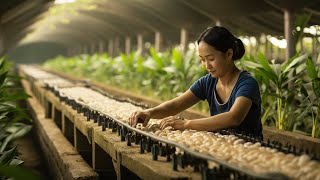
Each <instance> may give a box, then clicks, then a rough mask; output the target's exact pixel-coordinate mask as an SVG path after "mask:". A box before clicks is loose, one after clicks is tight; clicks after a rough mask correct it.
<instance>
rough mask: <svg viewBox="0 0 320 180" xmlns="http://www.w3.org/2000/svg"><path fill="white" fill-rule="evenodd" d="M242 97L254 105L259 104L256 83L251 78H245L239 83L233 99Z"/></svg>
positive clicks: (258, 92)
mask: <svg viewBox="0 0 320 180" xmlns="http://www.w3.org/2000/svg"><path fill="white" fill-rule="evenodd" d="M239 96H244V97H247V98H249V99H251V100H252V102H253V103H254V104H256V105H259V104H260V102H259V101H260V91H259V85H258V83H257V81H256V80H255V79H254V78H253V77H250V78H246V79H245V80H243V81H241V82H240V83H239V86H238V88H237V92H236V95H235V98H237V97H239Z"/></svg>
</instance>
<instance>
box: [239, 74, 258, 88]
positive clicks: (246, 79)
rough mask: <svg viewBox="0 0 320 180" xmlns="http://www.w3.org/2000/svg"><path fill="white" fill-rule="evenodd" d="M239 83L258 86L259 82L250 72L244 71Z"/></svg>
mask: <svg viewBox="0 0 320 180" xmlns="http://www.w3.org/2000/svg"><path fill="white" fill-rule="evenodd" d="M238 82H239V83H240V84H241V83H254V84H256V85H258V82H257V80H256V79H255V78H254V77H253V75H252V74H251V73H249V72H248V71H242V72H241V74H240V77H239V80H238Z"/></svg>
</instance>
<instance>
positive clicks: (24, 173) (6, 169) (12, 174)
mask: <svg viewBox="0 0 320 180" xmlns="http://www.w3.org/2000/svg"><path fill="white" fill-rule="evenodd" d="M0 174H1V175H4V176H5V177H9V178H13V179H15V180H39V179H40V177H38V176H36V175H35V174H33V173H32V172H31V171H29V170H27V169H25V168H22V167H19V166H0Z"/></svg>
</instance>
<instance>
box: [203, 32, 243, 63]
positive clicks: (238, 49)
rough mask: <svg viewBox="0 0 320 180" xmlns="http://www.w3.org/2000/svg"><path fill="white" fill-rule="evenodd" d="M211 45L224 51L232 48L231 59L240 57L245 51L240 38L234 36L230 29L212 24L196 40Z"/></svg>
mask: <svg viewBox="0 0 320 180" xmlns="http://www.w3.org/2000/svg"><path fill="white" fill-rule="evenodd" d="M201 41H204V42H206V43H207V44H209V45H211V46H213V47H214V48H215V49H216V50H218V51H221V52H223V53H226V52H227V50H228V49H230V48H231V49H232V50H233V56H232V59H233V60H238V59H241V58H242V56H243V55H244V53H245V49H244V46H243V43H242V41H241V39H239V38H236V37H235V36H234V35H232V34H231V33H230V31H229V30H228V29H226V28H224V27H220V26H214V27H209V28H208V29H206V30H205V31H204V32H203V33H202V34H201V35H200V37H199V39H198V40H197V43H198V45H199V43H200V42H201Z"/></svg>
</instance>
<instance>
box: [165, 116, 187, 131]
mask: <svg viewBox="0 0 320 180" xmlns="http://www.w3.org/2000/svg"><path fill="white" fill-rule="evenodd" d="M188 121H189V120H184V119H183V118H181V117H179V116H169V117H166V118H163V119H162V121H161V123H160V129H161V130H163V129H164V128H166V127H168V126H171V127H172V128H174V129H176V130H178V129H179V130H182V131H183V130H185V129H186V124H187V122H188Z"/></svg>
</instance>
